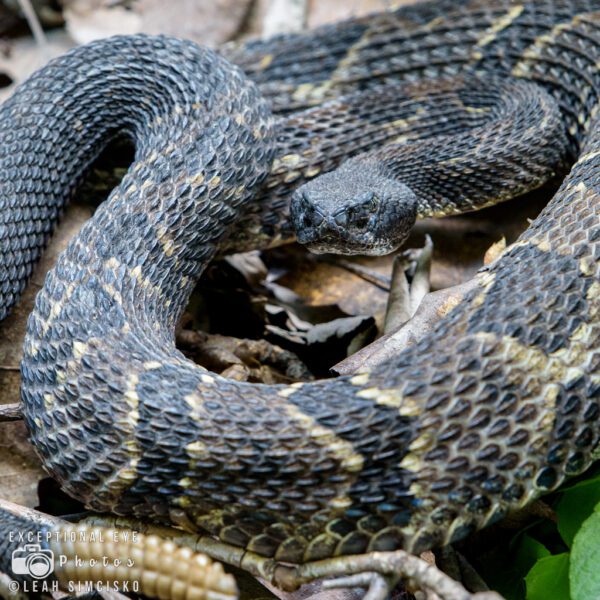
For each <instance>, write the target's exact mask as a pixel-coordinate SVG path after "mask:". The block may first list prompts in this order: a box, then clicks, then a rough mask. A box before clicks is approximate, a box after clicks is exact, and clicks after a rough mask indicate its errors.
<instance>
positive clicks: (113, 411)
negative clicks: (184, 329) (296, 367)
mask: <svg viewBox="0 0 600 600" xmlns="http://www.w3.org/2000/svg"><path fill="white" fill-rule="evenodd" d="M454 4H455V3H454V2H452V3H447V2H441V3H433V2H431V3H426V4H424V5H422V6H416V7H411V8H407V9H400V10H398V11H396V12H391V13H386V14H384V15H378V16H374V17H370V18H365V19H358V20H354V21H349V22H347V23H344V24H339V25H336V26H333V27H328V28H325V29H321V30H317V31H316V32H315V33H312V34H308V35H307V36H292V37H284V38H280V39H278V40H275V41H274V42H256V43H253V44H250V45H248V46H245V47H242V48H241V49H239V48H233V49H228V50H227V51H226V52H225V53H226V55H227V56H228V57H229V58H231V59H233V60H235V61H236V62H237V63H238V64H240V65H241V67H242V68H243V69H244V70H245V71H246V72H247V73H248V75H249V76H250V77H251V78H252V79H254V80H255V81H256V82H257V83H258V86H259V88H260V89H261V92H262V93H263V95H264V96H265V97H266V98H267V99H268V100H270V101H271V102H272V104H273V106H274V108H275V109H276V110H280V111H281V112H283V113H285V112H286V107H287V108H289V109H290V110H291V109H294V110H295V109H297V108H298V109H299V108H304V107H310V106H312V105H318V104H320V103H321V102H322V101H323V100H324V99H327V98H336V97H338V96H339V95H340V94H348V93H355V92H357V91H361V90H362V91H364V90H367V91H369V90H373V89H374V87H373V86H374V84H376V83H377V82H379V83H381V82H384V83H388V84H395V83H398V82H408V83H411V84H412V83H415V82H417V83H418V82H419V81H422V80H430V79H435V78H438V77H445V78H447V77H453V76H457V75H458V76H460V75H461V74H462V73H475V74H479V75H485V74H488V75H496V76H500V77H505V78H506V77H508V76H509V75H511V76H513V77H515V78H522V79H525V80H528V81H530V82H534V84H536V85H539V86H540V89H541V88H543V89H544V90H545V93H548V94H550V96H551V97H552V98H554V101H555V102H556V104H557V106H558V107H559V108H560V111H561V115H562V122H563V123H564V124H565V129H566V131H567V132H568V133H567V134H566V135H568V142H567V148H568V153H570V154H571V155H573V156H576V157H577V160H576V162H575V164H574V165H573V167H572V169H571V171H570V173H569V174H568V176H567V177H566V179H565V180H564V183H563V184H562V186H561V188H560V190H559V191H558V192H557V194H556V195H555V196H554V198H553V199H552V200H551V201H550V203H549V205H548V206H547V208H546V209H545V210H544V211H543V212H542V213H541V214H540V216H539V217H538V218H537V219H536V220H535V221H534V222H533V223H532V224H531V226H530V227H529V229H528V230H527V231H526V232H525V233H524V234H523V235H522V236H521V238H520V239H519V241H518V242H517V243H516V244H514V245H513V246H511V247H510V248H509V249H508V250H507V251H506V252H505V253H504V254H503V255H502V256H501V257H500V258H499V259H498V260H497V261H496V262H495V263H494V264H493V265H491V266H490V267H489V268H488V269H487V270H486V271H484V272H482V273H481V274H480V276H479V279H478V287H477V288H476V289H475V290H474V291H473V292H472V293H470V294H469V295H468V296H467V297H466V298H465V299H464V301H463V302H462V303H461V304H460V305H459V306H458V307H456V308H455V309H454V310H453V311H452V312H451V313H450V314H449V316H448V317H447V318H445V319H444V320H443V321H441V322H440V323H439V325H438V326H437V327H436V328H435V330H434V331H433V333H431V334H430V335H428V336H426V337H424V338H423V339H422V340H421V342H420V343H419V344H418V345H415V346H414V347H411V348H409V349H407V350H406V351H404V352H403V353H402V354H401V355H399V356H398V357H397V358H395V359H394V360H392V361H390V362H388V363H387V364H385V365H382V366H381V367H378V368H376V369H375V370H373V371H372V372H370V373H364V374H359V375H355V376H353V377H342V378H338V379H335V380H331V381H325V382H317V383H306V384H297V385H292V386H265V385H250V384H244V383H238V382H234V381H229V380H225V379H223V378H220V377H218V376H216V375H214V374H211V373H209V372H207V371H204V370H203V369H201V368H199V367H198V366H196V365H194V364H192V363H191V362H189V361H188V360H186V359H185V358H184V357H183V356H182V355H181V354H180V353H179V352H178V351H177V350H176V348H175V346H174V335H173V332H174V327H175V324H176V322H177V318H178V316H179V315H180V314H181V312H182V310H183V308H184V307H185V304H186V301H187V298H188V296H189V293H190V292H191V289H192V288H193V285H194V283H195V281H196V280H197V278H198V276H199V274H200V273H201V271H202V269H203V267H204V266H205V265H206V263H207V261H208V260H210V258H211V257H212V256H213V255H214V254H215V252H216V251H217V245H218V243H219V240H220V237H221V236H222V234H223V233H224V232H225V230H226V228H227V226H228V225H229V224H230V223H231V222H232V221H233V220H235V218H236V215H237V214H239V211H240V210H241V207H242V206H243V205H244V203H247V201H248V199H249V198H250V196H251V195H252V188H253V187H255V186H259V184H260V182H261V181H263V180H264V178H265V177H266V176H267V174H268V172H269V171H270V170H271V171H272V164H273V160H274V158H275V155H276V152H277V150H276V148H277V143H278V140H280V139H281V138H280V137H279V138H278V137H277V126H276V124H275V123H274V121H273V120H272V119H270V118H269V112H268V109H267V103H266V102H265V101H263V100H261V99H260V96H259V94H258V92H257V91H256V88H255V87H254V86H253V85H252V84H250V83H248V82H246V81H245V79H244V78H243V77H242V76H241V74H240V72H238V71H237V70H236V69H232V68H230V67H229V66H228V65H227V64H226V63H225V61H224V60H223V59H222V58H219V57H218V56H216V55H214V54H213V53H211V52H210V51H206V50H202V49H199V48H197V47H196V46H194V45H193V44H189V43H185V42H178V41H174V40H170V39H166V38H145V37H134V38H119V39H114V40H111V41H110V42H99V43H95V44H92V45H90V46H88V47H87V48H86V49H82V50H81V51H76V52H74V53H71V54H69V55H67V56H66V57H64V58H61V59H58V60H57V61H54V62H53V63H52V65H51V66H49V67H47V68H46V69H45V70H43V71H42V73H41V74H39V75H37V76H36V77H34V78H32V79H31V80H29V82H27V83H26V84H25V85H24V86H23V87H22V88H21V89H20V91H19V92H17V94H16V95H15V96H13V98H12V100H10V101H9V102H8V103H7V104H5V105H4V107H3V108H2V111H1V113H0V139H1V140H2V141H1V143H0V177H1V180H0V185H1V187H2V194H0V211H1V212H0V214H1V215H2V218H3V219H4V221H3V226H4V228H5V229H4V231H5V232H6V231H8V234H9V235H8V236H3V240H2V244H3V246H2V253H0V256H2V257H3V258H2V259H0V260H3V261H4V271H5V272H6V271H8V272H9V273H11V275H10V276H9V278H8V280H7V279H6V278H5V279H4V280H3V281H2V286H3V287H2V290H1V292H2V296H1V297H2V299H3V303H4V305H7V306H8V305H10V304H11V302H12V296H11V294H12V295H15V296H16V295H17V294H18V291H19V285H20V283H18V284H15V281H17V282H20V281H22V277H23V272H24V271H27V269H28V268H29V267H28V265H29V264H30V263H31V262H32V261H33V260H34V258H35V257H36V256H37V254H38V253H39V247H40V245H41V243H42V241H43V238H44V236H46V235H47V233H48V232H49V231H50V229H51V227H52V225H51V224H49V222H50V221H51V220H52V219H54V218H55V215H56V213H57V212H58V211H59V207H60V205H61V204H62V202H63V201H64V199H65V198H66V197H67V196H68V195H69V193H70V191H71V189H72V187H73V186H74V185H75V182H76V181H77V179H78V176H79V174H80V173H81V172H82V164H83V163H85V162H86V161H89V160H91V158H92V156H93V155H94V153H95V148H96V147H97V145H98V144H99V143H100V141H101V139H102V140H105V139H107V138H109V137H111V136H112V135H113V134H114V133H116V131H117V130H120V129H124V130H126V131H128V132H129V133H130V135H132V136H134V137H135V139H136V142H137V153H136V160H135V162H134V164H133V165H132V167H131V168H130V170H129V172H128V173H127V175H126V176H125V178H124V180H123V182H122V184H121V185H120V186H119V187H118V188H117V189H116V190H115V191H114V192H113V193H112V195H111V197H110V199H109V200H108V201H107V202H106V203H105V204H104V205H103V206H101V207H100V208H99V209H98V211H97V213H96V215H95V216H94V218H93V219H92V220H91V221H90V222H89V223H88V224H87V225H86V226H85V227H84V228H83V230H82V231H81V233H80V234H79V235H78V236H77V237H76V238H75V239H74V240H73V241H72V242H71V244H70V245H69V247H68V249H67V250H66V252H65V253H64V254H63V255H62V256H61V258H60V259H59V261H58V264H57V266H56V267H55V268H54V269H53V270H52V271H51V272H50V273H49V274H48V276H47V279H46V283H45V285H44V288H43V290H42V291H41V292H40V293H39V295H38V298H37V301H36V307H35V310H34V312H33V314H32V315H31V317H30V320H29V325H28V332H27V337H26V341H25V355H24V359H23V363H22V379H23V386H22V397H23V404H24V413H25V418H26V421H27V425H28V427H29V430H30V432H31V438H32V440H33V443H34V444H35V447H36V448H37V450H38V452H39V454H40V457H41V458H42V460H43V462H44V465H45V467H46V468H47V469H48V471H49V472H50V473H51V474H52V475H53V476H54V477H56V479H57V480H58V481H60V482H61V484H62V486H63V487H64V488H65V489H66V490H67V491H68V492H69V493H70V494H72V495H73V496H75V497H77V498H80V499H81V500H83V501H84V502H85V503H86V504H87V505H88V506H90V507H91V508H93V509H96V510H99V511H110V512H113V513H117V514H122V515H133V516H136V517H140V518H151V519H154V520H158V521H162V522H172V523H177V524H180V525H182V526H184V527H186V528H189V529H193V530H197V531H205V532H208V533H209V534H211V535H213V536H215V537H216V538H219V539H220V540H221V541H222V542H223V543H224V544H226V545H227V547H228V548H231V549H232V550H231V552H232V555H231V556H232V557H233V556H234V553H235V548H241V549H245V552H244V553H242V556H243V559H240V560H239V561H238V562H239V563H241V564H242V566H245V567H248V568H251V567H252V565H254V570H255V571H256V570H257V567H256V565H263V566H264V565H267V564H268V565H271V567H269V569H270V570H269V569H267V567H265V568H264V569H263V572H265V573H267V574H271V575H273V579H274V580H275V581H276V582H278V583H281V580H278V579H277V570H276V569H275V567H274V565H275V564H277V563H291V564H305V563H312V561H317V560H319V559H330V558H331V557H337V556H340V555H361V554H364V553H369V552H372V551H376V550H390V551H391V550H396V549H401V548H404V549H408V550H411V551H413V552H418V551H421V550H423V549H426V548H430V547H432V546H435V545H440V544H445V543H448V542H452V541H455V540H458V539H460V538H462V537H464V536H465V535H467V534H468V533H469V532H471V531H473V530H474V529H476V528H480V527H483V526H485V525H487V524H489V523H491V522H493V521H496V520H498V519H500V518H501V517H502V516H504V515H505V514H506V513H507V512H508V511H510V510H513V509H516V508H518V507H521V506H523V505H525V504H527V503H528V502H530V501H531V500H533V499H534V498H536V497H538V496H539V495H540V494H542V493H544V492H547V491H550V490H553V489H555V488H556V487H557V486H558V485H559V484H560V483H561V482H562V481H563V480H564V479H565V477H567V476H570V475H574V474H577V473H580V472H582V471H583V470H584V469H585V468H586V467H587V466H588V465H589V464H590V462H591V460H592V455H593V451H594V449H595V448H596V447H597V444H598V440H599V433H600V429H599V427H598V420H599V419H600V406H599V399H598V398H599V394H600V381H599V379H598V361H599V353H598V341H599V327H600V318H599V315H598V308H599V304H598V303H599V295H598V291H599V289H600V288H599V286H600V282H599V266H598V256H599V252H600V226H599V220H598V216H599V213H600V175H599V174H600V124H599V123H598V116H597V106H598V94H599V92H600V71H599V69H598V66H597V65H598V62H599V61H600V12H598V13H596V12H595V11H600V1H597V0H596V1H592V0H590V1H583V0H582V1H578V0H573V1H567V0H554V1H548V0H539V1H532V2H526V3H524V4H520V3H517V2H508V1H504V0H498V1H497V2H493V3H489V4H490V6H488V2H484V1H483V0H481V1H479V0H475V1H471V2H466V3H464V6H463V7H461V8H457V7H456V6H454ZM107 57H110V60H108V58H107ZM187 65H190V66H189V67H188V66H187ZM326 112H327V111H326V110H325V113H326ZM108 114H110V119H107V115H108ZM533 141H535V140H533ZM532 143H533V142H532ZM374 147H376V146H374ZM460 174H461V172H460V171H459V172H458V176H460ZM267 181H268V179H267ZM260 210H261V209H260V208H259V209H258V210H252V207H251V206H250V205H249V212H248V217H247V224H251V222H253V220H255V218H256V215H260ZM245 215H246V213H244V217H243V218H246V216H245ZM256 222H259V223H262V220H261V218H258V220H257V221H256ZM234 236H235V234H232V237H234ZM267 237H268V236H267ZM7 240H8V241H7ZM15 255H16V256H19V257H23V256H24V257H25V258H24V259H23V260H22V261H21V262H12V263H11V262H10V261H11V260H13V261H14V256H15ZM7 256H8V259H7V258H6V257H7ZM7 261H8V262H7ZM28 261H29V262H28ZM209 551H210V549H209ZM235 556H240V555H239V554H237V555H235ZM267 559H273V561H272V562H269V560H267ZM230 560H231V562H235V560H234V558H231V559H230ZM344 564H346V563H342V565H344ZM290 579H292V580H293V579H294V576H293V575H292V576H291V578H290Z"/></svg>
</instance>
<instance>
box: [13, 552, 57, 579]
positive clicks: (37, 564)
mask: <svg viewBox="0 0 600 600" xmlns="http://www.w3.org/2000/svg"><path fill="white" fill-rule="evenodd" d="M11 568H12V571H13V573H14V574H15V575H30V576H31V577H33V578H34V579H44V577H46V576H47V575H49V574H50V573H52V571H54V552H52V550H46V549H45V548H42V547H41V546H40V545H39V544H25V545H24V546H21V547H20V548H17V549H16V550H14V551H13V553H12V560H11Z"/></svg>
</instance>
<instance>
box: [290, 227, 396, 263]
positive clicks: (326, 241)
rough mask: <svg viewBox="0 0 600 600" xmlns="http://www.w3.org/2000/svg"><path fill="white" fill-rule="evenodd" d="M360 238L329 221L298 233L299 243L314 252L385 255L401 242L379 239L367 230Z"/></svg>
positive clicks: (346, 254) (347, 254)
mask: <svg viewBox="0 0 600 600" xmlns="http://www.w3.org/2000/svg"><path fill="white" fill-rule="evenodd" d="M365 233H366V235H364V236H361V238H360V239H357V238H355V237H352V236H349V235H348V232H346V231H344V230H343V229H342V228H340V227H336V226H332V225H331V223H327V224H325V225H324V226H322V227H319V228H312V227H311V228H308V229H304V230H300V231H298V232H297V234H296V239H297V241H298V243H300V244H302V245H303V246H305V247H306V248H308V250H310V252H312V253H313V254H339V255H345V256H353V255H363V256H383V255H385V254H389V253H390V252H394V250H396V249H397V248H398V246H399V245H400V244H401V243H394V242H393V241H392V240H388V239H378V238H377V236H376V235H375V233H373V232H365Z"/></svg>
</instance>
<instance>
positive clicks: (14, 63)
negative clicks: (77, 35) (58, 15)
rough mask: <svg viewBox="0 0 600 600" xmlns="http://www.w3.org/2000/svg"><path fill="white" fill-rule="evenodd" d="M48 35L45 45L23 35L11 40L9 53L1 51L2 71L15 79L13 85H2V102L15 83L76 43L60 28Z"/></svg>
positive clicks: (0, 92) (0, 93)
mask: <svg viewBox="0 0 600 600" xmlns="http://www.w3.org/2000/svg"><path fill="white" fill-rule="evenodd" d="M46 37H47V40H48V43H47V44H46V45H45V46H43V47H40V46H38V45H37V44H36V43H35V41H34V40H33V38H31V37H23V38H19V39H17V40H14V41H12V42H11V44H10V46H9V50H8V53H7V54H2V53H0V73H4V74H5V75H6V76H8V77H10V79H11V80H12V81H13V85H11V86H7V87H1V86H0V102H2V101H4V100H5V99H6V98H8V96H9V95H10V94H11V93H12V91H13V89H14V87H15V85H17V84H19V83H20V82H21V81H24V80H25V79H27V77H29V75H31V74H32V73H33V72H34V71H36V70H37V69H39V68H40V67H42V66H44V65H45V64H46V63H47V62H48V61H49V60H50V59H52V58H54V57H55V56H59V55H60V54H64V53H65V52H66V51H67V50H69V49H70V48H72V47H73V46H74V45H75V44H74V42H73V40H72V39H71V38H70V37H69V35H68V34H67V33H66V32H65V31H63V30H60V29H59V30H56V31H50V32H48V33H47V36H46Z"/></svg>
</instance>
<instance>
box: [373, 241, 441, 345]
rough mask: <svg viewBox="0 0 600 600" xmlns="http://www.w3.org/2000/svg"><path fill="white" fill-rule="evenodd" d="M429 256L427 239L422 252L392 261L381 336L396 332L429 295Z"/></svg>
mask: <svg viewBox="0 0 600 600" xmlns="http://www.w3.org/2000/svg"><path fill="white" fill-rule="evenodd" d="M432 255H433V242H432V241H431V238H430V237H429V236H428V235H427V236H425V245H424V246H423V248H421V249H419V250H415V251H410V252H408V253H406V252H403V253H402V254H398V255H397V256H396V257H395V258H394V266H393V270H392V283H391V286H390V295H389V296H388V303H387V308H386V314H385V322H384V325H383V333H392V332H393V331H397V330H398V328H400V327H401V326H402V325H404V323H406V322H407V321H408V320H409V319H411V318H412V316H413V315H414V314H415V312H416V310H417V308H418V307H419V305H420V304H421V301H422V300H423V298H424V297H425V295H426V294H428V293H429V290H430V283H429V279H430V273H431V257H432Z"/></svg>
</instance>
